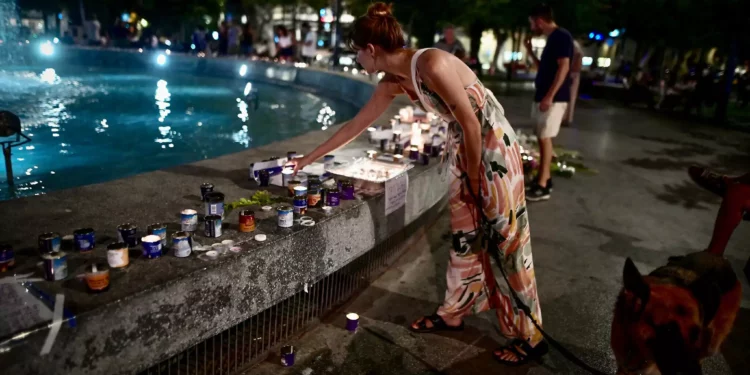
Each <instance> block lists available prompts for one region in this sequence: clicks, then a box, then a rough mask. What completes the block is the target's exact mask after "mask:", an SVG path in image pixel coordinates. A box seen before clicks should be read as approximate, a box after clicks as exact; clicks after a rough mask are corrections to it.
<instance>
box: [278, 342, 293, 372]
mask: <svg viewBox="0 0 750 375" xmlns="http://www.w3.org/2000/svg"><path fill="white" fill-rule="evenodd" d="M294 355H295V353H294V347H293V346H291V345H287V346H282V347H281V365H282V366H284V367H291V366H294Z"/></svg>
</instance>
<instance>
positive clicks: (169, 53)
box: [164, 50, 172, 56]
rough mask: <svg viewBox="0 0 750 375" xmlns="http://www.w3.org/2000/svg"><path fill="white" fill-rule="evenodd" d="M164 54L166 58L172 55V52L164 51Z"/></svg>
mask: <svg viewBox="0 0 750 375" xmlns="http://www.w3.org/2000/svg"><path fill="white" fill-rule="evenodd" d="M164 53H166V54H167V56H169V55H171V54H172V51H170V50H166V51H164Z"/></svg>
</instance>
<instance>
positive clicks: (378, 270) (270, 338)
mask: <svg viewBox="0 0 750 375" xmlns="http://www.w3.org/2000/svg"><path fill="white" fill-rule="evenodd" d="M443 206H444V204H443V202H442V201H441V202H440V203H438V204H436V205H435V206H433V208H431V209H429V210H428V211H427V212H425V213H424V214H422V215H421V217H420V218H418V219H417V220H414V221H413V222H412V223H411V224H410V225H408V226H406V227H405V228H403V229H402V230H400V231H399V232H397V233H396V234H394V235H393V236H391V237H390V238H388V239H387V240H386V241H384V242H382V243H380V244H379V245H377V246H375V248H373V249H371V250H370V251H368V252H367V253H365V254H362V255H361V256H360V257H359V258H357V259H355V260H353V261H352V262H351V263H349V264H347V265H346V266H344V267H343V268H341V269H339V270H338V271H336V272H334V273H332V274H330V275H328V276H326V277H324V278H322V279H321V280H319V281H317V282H315V283H314V284H312V285H308V291H307V292H305V291H304V290H300V291H298V292H297V293H295V294H294V295H293V296H291V297H289V298H287V299H285V300H283V301H281V302H279V303H277V304H276V305H273V306H271V307H269V308H268V309H266V310H265V311H263V312H261V313H259V314H257V315H255V316H252V317H250V318H249V319H247V320H245V321H242V322H240V323H239V324H237V325H235V326H232V327H230V328H228V329H226V330H225V331H223V332H221V333H219V334H217V335H216V336H213V337H210V338H208V339H206V340H204V341H202V342H200V343H198V344H196V345H193V346H191V347H189V348H188V349H186V350H183V351H182V352H180V353H178V354H176V355H174V356H172V357H170V358H167V359H165V360H163V361H161V362H159V363H158V364H156V365H153V366H151V367H149V368H148V369H146V370H144V371H143V372H141V373H140V374H141V375H162V374H164V375H174V374H177V375H179V374H195V375H198V374H237V373H238V372H241V371H243V370H246V369H248V368H249V367H251V366H253V365H254V364H257V363H259V362H261V361H262V360H264V359H265V358H266V357H267V356H268V354H269V353H271V352H272V351H274V350H276V349H278V348H279V347H280V346H282V345H283V344H284V343H286V342H288V341H291V339H293V338H295V337H297V336H298V335H300V334H301V333H303V332H304V331H305V330H306V329H307V328H308V327H310V326H311V325H313V323H315V322H317V321H319V319H320V318H321V317H323V316H324V315H325V314H327V313H329V312H331V311H333V310H335V309H336V308H337V307H339V306H340V305H341V304H343V303H344V302H346V301H347V300H348V299H350V298H351V297H352V296H354V295H355V294H356V293H357V292H359V291H361V290H363V289H364V288H366V287H367V286H368V285H369V284H370V282H371V281H372V280H374V279H375V278H377V277H378V276H380V274H382V273H383V272H384V271H385V270H386V269H387V268H388V267H389V266H390V265H391V264H393V262H394V261H395V260H396V259H397V258H398V257H399V256H401V255H402V254H403V253H404V252H405V251H406V249H407V248H408V247H409V246H408V244H409V243H410V242H411V240H413V239H415V238H413V237H412V236H411V235H412V234H413V233H417V232H418V231H419V228H420V227H427V226H429V225H431V224H432V223H433V222H434V219H435V218H436V217H437V215H438V214H439V212H440V210H441V209H442V207H443ZM414 237H419V236H414Z"/></svg>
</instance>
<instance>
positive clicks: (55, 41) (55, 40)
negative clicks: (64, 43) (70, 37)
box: [52, 38, 60, 44]
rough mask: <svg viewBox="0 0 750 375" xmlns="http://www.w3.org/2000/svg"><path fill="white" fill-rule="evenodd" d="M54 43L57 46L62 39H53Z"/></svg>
mask: <svg viewBox="0 0 750 375" xmlns="http://www.w3.org/2000/svg"><path fill="white" fill-rule="evenodd" d="M52 43H55V44H57V43H60V39H57V38H54V39H52Z"/></svg>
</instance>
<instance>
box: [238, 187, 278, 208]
mask: <svg viewBox="0 0 750 375" xmlns="http://www.w3.org/2000/svg"><path fill="white" fill-rule="evenodd" d="M281 200H282V199H281V198H279V197H276V196H274V195H273V194H271V193H269V192H267V191H265V190H260V191H257V192H255V194H253V196H252V197H251V198H250V199H247V198H240V200H237V201H234V202H232V203H229V204H228V205H227V209H228V210H233V209H235V208H237V207H243V206H268V205H271V204H273V203H276V202H279V201H281Z"/></svg>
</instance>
